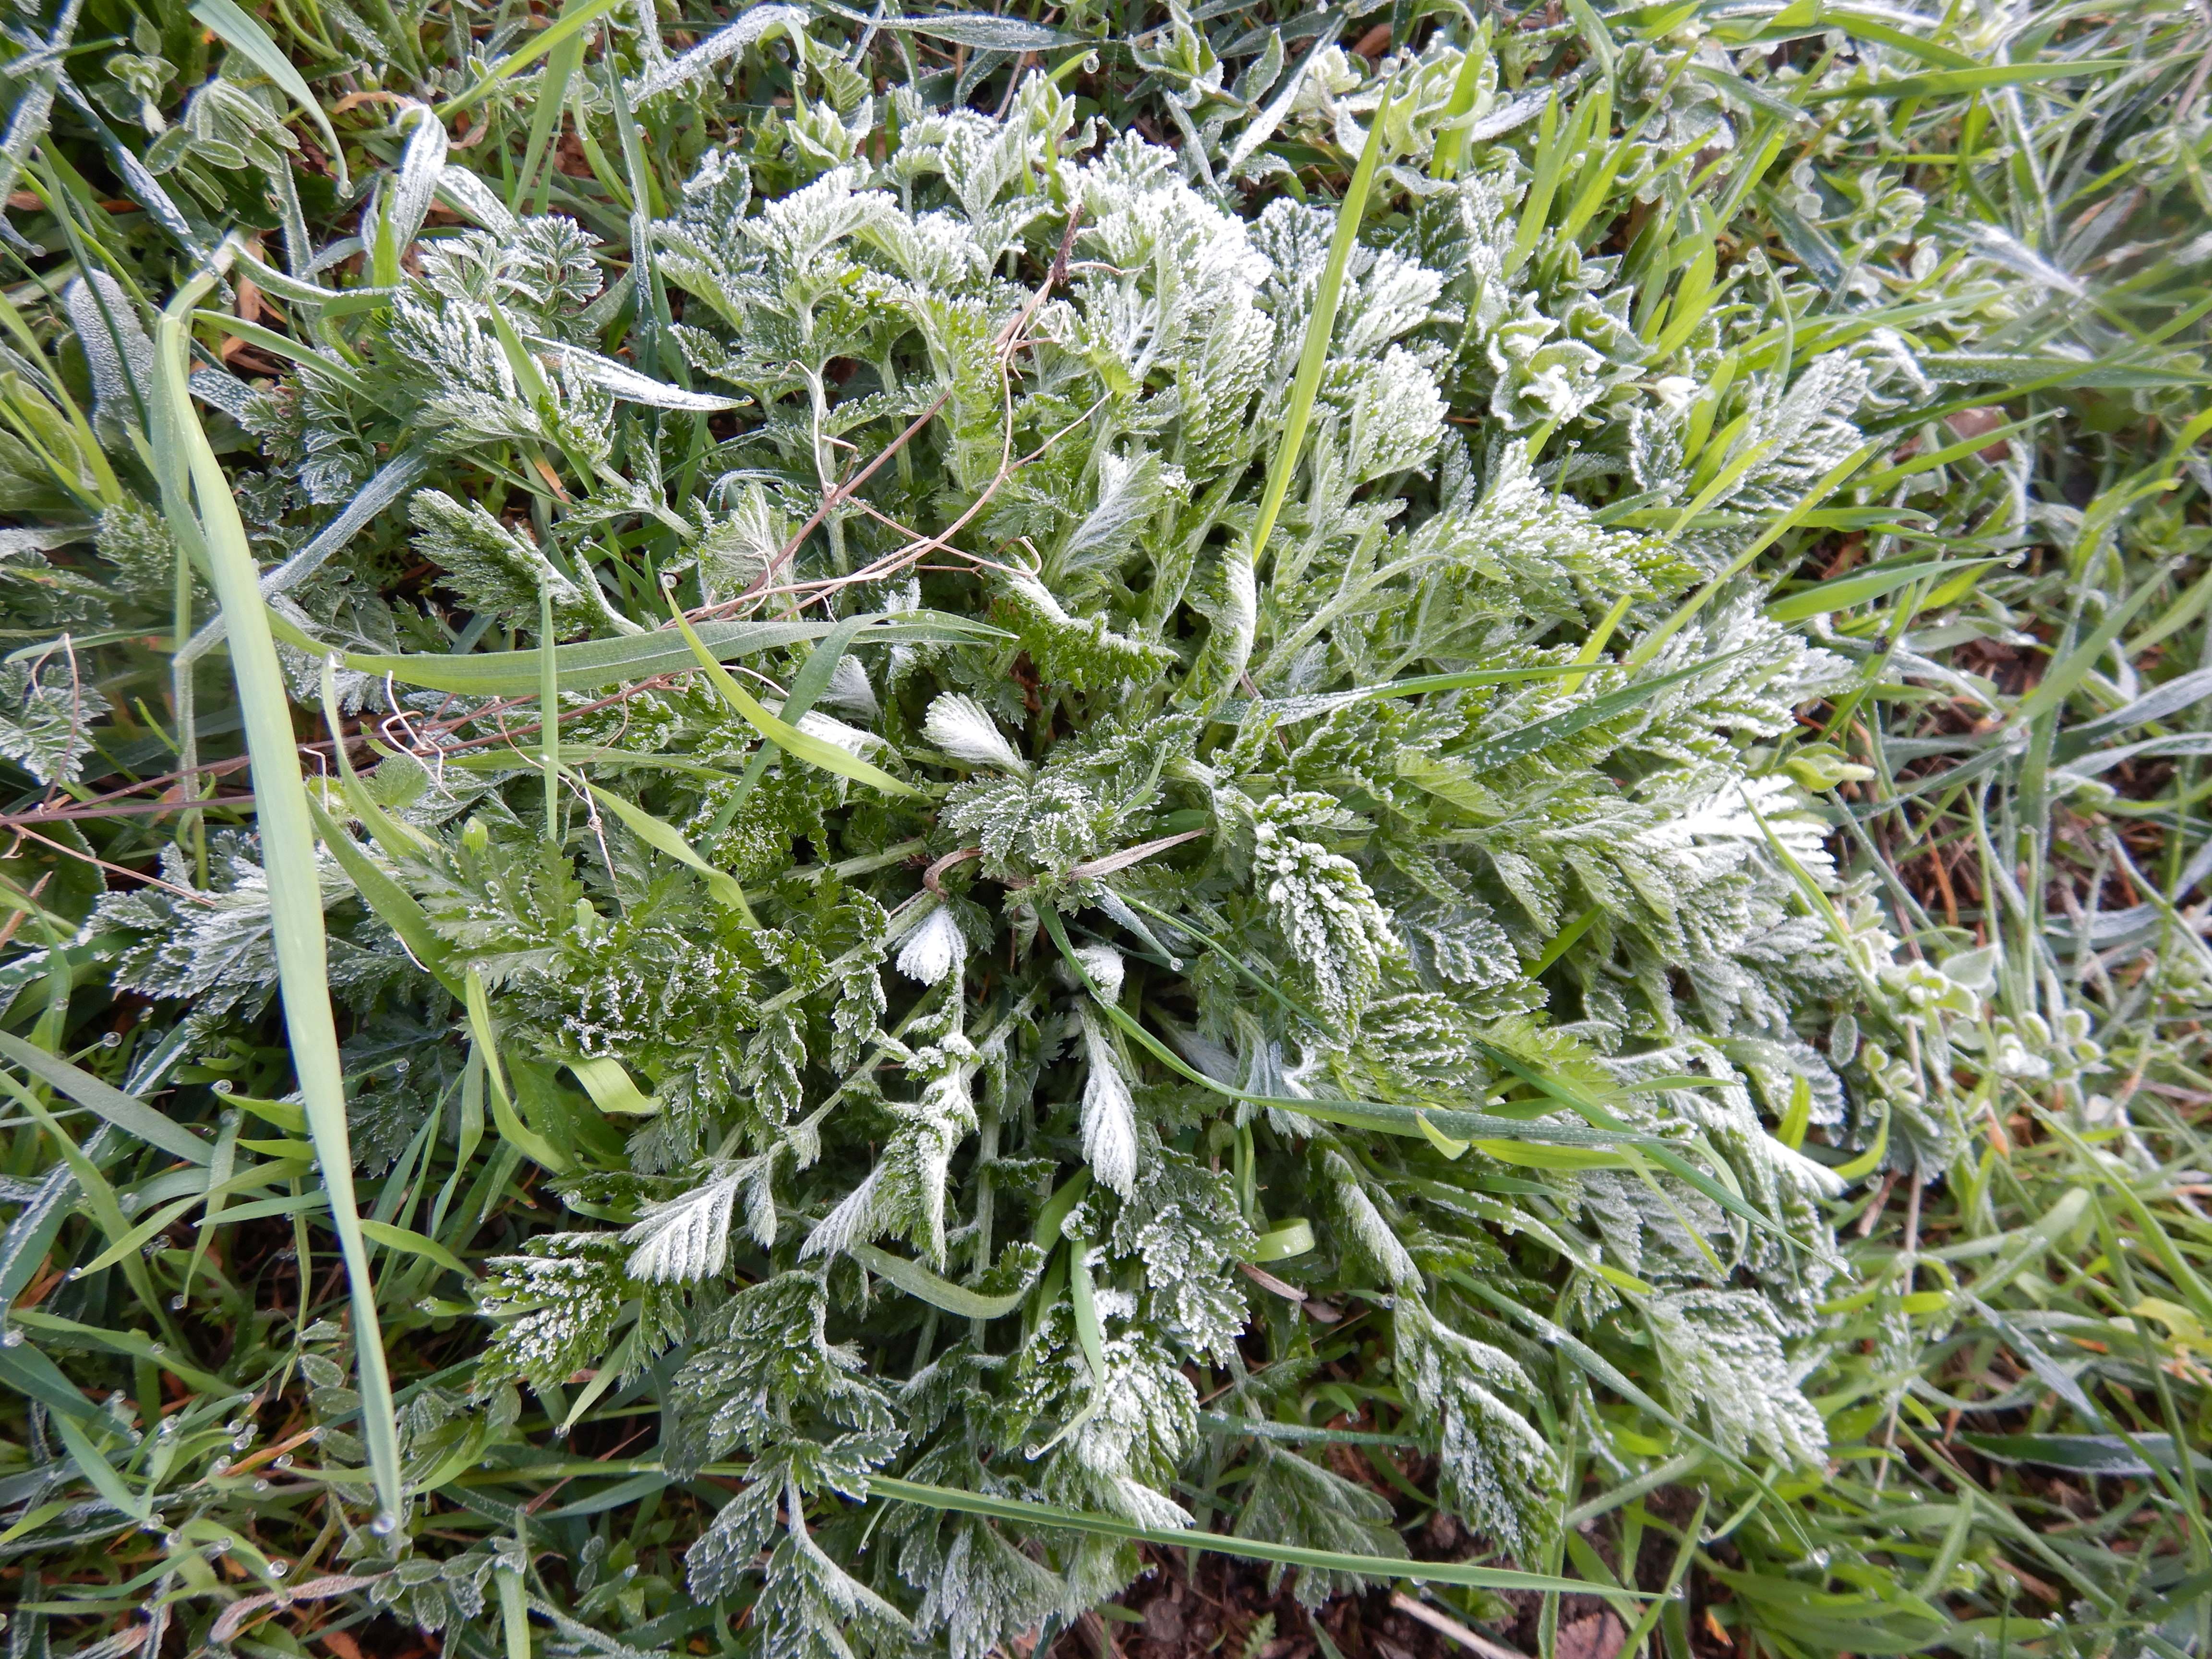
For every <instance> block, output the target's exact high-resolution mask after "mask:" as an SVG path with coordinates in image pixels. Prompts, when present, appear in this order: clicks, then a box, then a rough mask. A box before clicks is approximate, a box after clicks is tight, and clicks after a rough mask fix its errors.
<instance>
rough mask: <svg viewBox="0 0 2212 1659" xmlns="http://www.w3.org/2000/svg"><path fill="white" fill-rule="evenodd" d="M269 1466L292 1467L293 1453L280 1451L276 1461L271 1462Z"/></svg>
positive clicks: (276, 1467)
mask: <svg viewBox="0 0 2212 1659" xmlns="http://www.w3.org/2000/svg"><path fill="white" fill-rule="evenodd" d="M269 1467H270V1468H272V1469H289V1468H291V1467H292V1454H291V1453H289V1452H281V1453H279V1454H278V1455H277V1456H276V1461H275V1462H272V1463H270V1466H269Z"/></svg>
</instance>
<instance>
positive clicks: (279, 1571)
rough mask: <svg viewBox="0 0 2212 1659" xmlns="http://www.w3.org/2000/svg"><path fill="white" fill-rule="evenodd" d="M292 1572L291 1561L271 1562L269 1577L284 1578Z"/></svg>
mask: <svg viewBox="0 0 2212 1659" xmlns="http://www.w3.org/2000/svg"><path fill="white" fill-rule="evenodd" d="M289 1571H292V1564H291V1563H290V1562H289V1561H271V1562H270V1564H269V1576H270V1577H271V1578H282V1577H283V1576H284V1575H285V1574H286V1573H288V1572H289Z"/></svg>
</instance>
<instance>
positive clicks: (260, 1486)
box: [253, 1480, 269, 1492]
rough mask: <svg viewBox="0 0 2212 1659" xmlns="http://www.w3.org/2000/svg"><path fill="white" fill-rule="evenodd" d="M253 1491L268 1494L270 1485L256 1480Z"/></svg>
mask: <svg viewBox="0 0 2212 1659" xmlns="http://www.w3.org/2000/svg"><path fill="white" fill-rule="evenodd" d="M253 1490H254V1491H256V1492H267V1491H268V1490H269V1483H268V1482H267V1481H266V1480H255V1481H254V1483H253Z"/></svg>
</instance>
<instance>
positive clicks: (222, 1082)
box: [208, 1077, 238, 1095]
mask: <svg viewBox="0 0 2212 1659" xmlns="http://www.w3.org/2000/svg"><path fill="white" fill-rule="evenodd" d="M208 1086H209V1087H210V1088H212V1089H213V1090H214V1091H216V1093H217V1094H219V1095H227V1094H228V1093H229V1092H230V1091H232V1090H233V1089H234V1088H235V1087H237V1086H238V1085H235V1084H234V1083H233V1082H232V1081H231V1080H230V1079H228V1078H227V1077H219V1078H217V1079H216V1080H215V1081H214V1082H213V1083H212V1084H210V1085H208Z"/></svg>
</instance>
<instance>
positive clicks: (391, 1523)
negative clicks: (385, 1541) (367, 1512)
mask: <svg viewBox="0 0 2212 1659" xmlns="http://www.w3.org/2000/svg"><path fill="white" fill-rule="evenodd" d="M368 1529H369V1530H370V1531H371V1532H373V1533H374V1534H376V1535H377V1536H378V1537H379V1538H388V1537H390V1536H391V1535H392V1534H393V1533H395V1532H398V1530H399V1517H398V1516H397V1515H394V1514H393V1513H392V1511H391V1510H385V1511H384V1513H383V1514H381V1515H380V1516H377V1517H376V1519H375V1520H374V1521H372V1522H369V1523H368Z"/></svg>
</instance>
